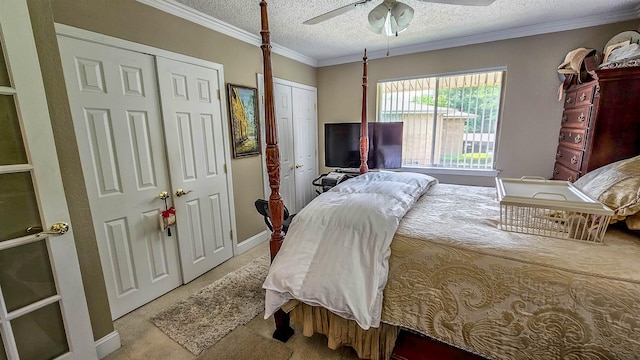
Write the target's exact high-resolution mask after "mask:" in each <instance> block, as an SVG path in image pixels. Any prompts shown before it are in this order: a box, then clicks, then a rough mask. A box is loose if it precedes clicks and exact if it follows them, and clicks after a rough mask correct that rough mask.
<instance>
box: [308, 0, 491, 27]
mask: <svg viewBox="0 0 640 360" xmlns="http://www.w3.org/2000/svg"><path fill="white" fill-rule="evenodd" d="M370 1H373V0H359V1H356V2H354V3H351V4H349V5H345V6H342V7H339V8H337V9H334V10H331V11H329V12H326V13H324V14H321V15H318V16H316V17H313V18H311V19H309V20H307V21H305V22H303V24H306V25H314V24H318V23H321V22H323V21H325V20H329V19H331V18H334V17H336V16H338V15H342V14H344V13H346V12H349V11H351V10H353V9H355V8H356V7H357V6H361V5H364V4H366V3H368V2H370ZM419 1H425V2H433V3H440V4H451V5H469V6H487V5H491V4H492V3H493V2H494V1H495V0H419ZM411 19H413V8H412V7H411V6H409V5H407V4H404V3H401V2H400V1H397V0H382V3H381V4H379V5H378V6H376V7H375V8H373V10H371V11H370V12H369V16H368V20H369V25H370V26H371V30H373V31H374V32H375V33H377V34H381V33H383V32H384V33H385V34H386V35H387V36H393V35H396V36H397V35H398V34H399V33H400V32H402V31H404V30H406V29H407V27H408V26H409V23H410V22H411Z"/></svg>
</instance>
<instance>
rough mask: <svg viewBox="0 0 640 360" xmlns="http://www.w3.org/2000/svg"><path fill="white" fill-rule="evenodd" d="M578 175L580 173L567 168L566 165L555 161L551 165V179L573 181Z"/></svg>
mask: <svg viewBox="0 0 640 360" xmlns="http://www.w3.org/2000/svg"><path fill="white" fill-rule="evenodd" d="M579 177H580V173H579V172H577V171H574V170H571V169H569V168H568V167H566V166H564V165H562V164H560V163H559V162H557V161H556V163H555V165H554V166H553V178H552V179H553V180H562V181H570V182H574V181H576V180H577V179H578V178H579Z"/></svg>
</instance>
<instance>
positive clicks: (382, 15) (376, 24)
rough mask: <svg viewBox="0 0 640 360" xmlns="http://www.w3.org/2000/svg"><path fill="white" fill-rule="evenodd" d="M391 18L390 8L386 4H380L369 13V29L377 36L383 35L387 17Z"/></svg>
mask: <svg viewBox="0 0 640 360" xmlns="http://www.w3.org/2000/svg"><path fill="white" fill-rule="evenodd" d="M388 16H389V8H388V7H387V5H386V4H384V3H383V4H380V5H378V6H376V7H375V8H373V10H371V11H370V12H369V16H368V18H369V27H370V28H371V31H373V32H374V33H376V34H382V30H383V29H384V28H385V23H386V21H387V17H388Z"/></svg>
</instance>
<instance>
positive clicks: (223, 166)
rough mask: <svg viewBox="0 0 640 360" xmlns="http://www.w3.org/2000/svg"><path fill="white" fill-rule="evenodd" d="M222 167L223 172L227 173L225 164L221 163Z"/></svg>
mask: <svg viewBox="0 0 640 360" xmlns="http://www.w3.org/2000/svg"><path fill="white" fill-rule="evenodd" d="M222 168H223V169H224V173H225V174H226V173H227V164H223V165H222Z"/></svg>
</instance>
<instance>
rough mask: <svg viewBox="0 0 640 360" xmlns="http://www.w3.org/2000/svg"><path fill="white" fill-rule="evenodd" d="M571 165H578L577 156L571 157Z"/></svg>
mask: <svg viewBox="0 0 640 360" xmlns="http://www.w3.org/2000/svg"><path fill="white" fill-rule="evenodd" d="M571 163H572V164H573V165H575V164H577V163H578V157H577V156H575V155H573V157H572V158H571Z"/></svg>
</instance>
